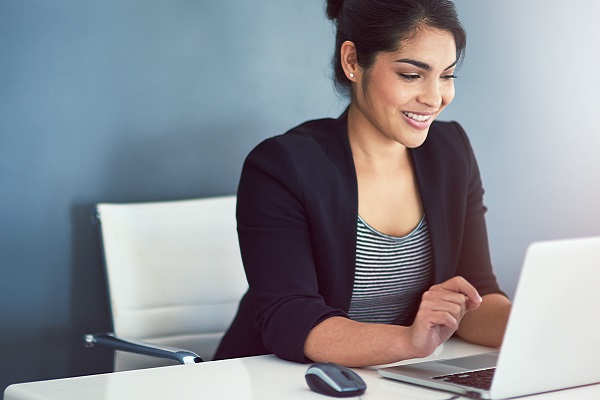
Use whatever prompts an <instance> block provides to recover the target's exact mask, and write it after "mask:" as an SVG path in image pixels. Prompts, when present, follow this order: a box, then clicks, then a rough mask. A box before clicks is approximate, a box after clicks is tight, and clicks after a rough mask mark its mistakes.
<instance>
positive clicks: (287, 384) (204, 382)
mask: <svg viewBox="0 0 600 400" xmlns="http://www.w3.org/2000/svg"><path fill="white" fill-rule="evenodd" d="M484 351H489V349H488V348H486V347H481V346H475V345H471V344H468V343H465V342H462V341H460V340H456V339H452V340H450V341H448V342H447V343H445V344H444V345H443V346H440V348H439V349H438V350H436V351H435V353H434V354H433V355H432V356H430V357H428V359H437V358H451V357H459V356H462V355H467V354H475V353H481V352H484ZM414 361H415V360H413V362H414ZM409 362H410V361H407V362H403V363H409ZM399 364H402V363H399ZM307 368H308V366H307V365H304V364H298V363H292V362H287V361H283V360H281V359H279V358H277V357H275V356H271V355H269V356H259V357H248V358H240V359H234V360H225V361H213V362H207V363H201V364H195V365H175V366H170V367H162V368H153V369H145V370H136V371H125V372H117V373H110V374H101V375H90V376H83V377H75V378H65V379H56V380H49V381H40V382H30V383H21V384H15V385H11V386H9V387H8V388H7V389H6V391H5V392H4V400H33V399H35V400H59V399H60V400H75V399H77V400H79V399H85V400H122V399H149V400H152V399H171V398H173V399H175V398H176V399H194V400H196V399H248V400H250V399H261V400H269V399H277V400H281V399H285V400H295V399H306V400H310V399H321V400H324V399H326V398H329V397H325V396H322V395H319V394H316V393H313V392H311V391H310V389H308V386H307V385H306V382H305V380H304V372H305V371H306V369H307ZM356 371H357V372H358V373H359V374H360V376H361V377H362V378H363V379H364V380H365V382H366V383H367V392H366V393H365V395H363V397H362V398H363V399H364V400H369V399H381V400H387V399H390V400H391V399H394V400H398V399H422V400H428V399H449V398H450V397H452V395H450V394H448V393H445V392H439V391H433V390H429V389H424V388H420V387H417V386H413V385H409V384H404V383H400V382H396V381H392V380H388V379H384V378H381V377H380V376H379V375H378V374H377V371H376V370H375V369H374V368H369V369H356ZM574 398H576V399H578V400H587V399H589V400H592V399H593V400H597V399H600V385H593V386H587V387H581V388H576V389H570V390H563V391H558V392H552V393H546V394H543V395H537V396H532V397H527V399H532V400H541V399H551V400H563V399H570V400H572V399H574Z"/></svg>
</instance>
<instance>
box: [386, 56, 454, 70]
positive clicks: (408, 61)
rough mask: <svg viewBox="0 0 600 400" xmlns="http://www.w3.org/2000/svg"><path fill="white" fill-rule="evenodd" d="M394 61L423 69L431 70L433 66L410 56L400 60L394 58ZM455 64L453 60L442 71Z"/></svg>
mask: <svg viewBox="0 0 600 400" xmlns="http://www.w3.org/2000/svg"><path fill="white" fill-rule="evenodd" d="M396 62H399V63H406V64H411V65H414V66H415V67H417V68H420V69H423V70H425V71H431V70H432V69H433V68H431V65H429V64H427V63H424V62H423V61H417V60H413V59H410V58H402V59H400V60H396ZM454 66H456V61H454V62H453V63H452V64H450V65H449V66H447V67H446V68H445V69H444V71H447V70H449V69H450V68H452V67H454Z"/></svg>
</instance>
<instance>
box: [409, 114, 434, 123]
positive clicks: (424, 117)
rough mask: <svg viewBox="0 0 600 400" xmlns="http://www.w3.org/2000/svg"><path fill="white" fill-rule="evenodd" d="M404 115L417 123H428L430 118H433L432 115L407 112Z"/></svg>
mask: <svg viewBox="0 0 600 400" xmlns="http://www.w3.org/2000/svg"><path fill="white" fill-rule="evenodd" d="M404 115H406V116H407V117H408V118H410V119H414V120H415V121H419V122H423V121H427V120H428V119H429V118H431V115H419V114H414V113H411V112H405V113H404Z"/></svg>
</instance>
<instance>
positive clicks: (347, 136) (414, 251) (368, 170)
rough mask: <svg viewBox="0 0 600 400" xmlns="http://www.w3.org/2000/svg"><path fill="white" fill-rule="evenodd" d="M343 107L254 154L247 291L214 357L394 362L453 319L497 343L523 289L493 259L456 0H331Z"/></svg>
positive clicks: (420, 350) (245, 194) (464, 332)
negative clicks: (507, 287)
mask: <svg viewBox="0 0 600 400" xmlns="http://www.w3.org/2000/svg"><path fill="white" fill-rule="evenodd" d="M327 14H328V16H329V17H330V18H331V19H332V20H333V21H335V24H336V27H337V33H336V50H335V54H334V78H335V83H336V86H337V88H338V89H339V90H340V91H342V92H343V93H345V94H347V95H348V98H349V105H348V108H347V110H346V111H345V112H344V113H343V114H342V115H341V116H340V117H339V118H338V119H321V120H314V121H308V122H306V123H304V124H302V125H300V126H298V127H296V128H293V129H292V130H290V131H289V132H287V133H285V134H283V135H280V136H276V137H273V138H271V139H267V140H266V141H264V142H263V143H261V144H259V145H258V146H257V147H256V148H255V149H254V150H253V151H252V152H251V153H250V155H249V156H248V157H247V159H246V162H245V164H244V167H243V171H242V176H241V180H240V184H239V188H238V205H237V218H238V234H239V242H240V246H241V252H242V258H243V261H244V268H245V270H246V275H247V278H248V282H249V291H248V293H247V294H246V295H245V296H244V298H243V299H242V302H241V304H240V309H239V311H238V315H237V317H236V319H235V320H234V322H233V324H232V326H231V328H230V329H229V331H228V333H227V334H226V335H225V337H224V339H223V341H222V343H221V346H220V349H219V351H218V352H217V355H216V357H217V358H229V357H241V356H250V355H258V354H265V353H275V354H276V355H278V356H280V357H282V358H285V359H289V360H296V361H300V362H309V361H329V362H337V363H340V364H344V365H346V366H365V365H374V364H385V363H390V362H395V361H399V360H403V359H407V358H413V357H423V356H427V355H429V354H431V353H432V352H433V351H434V350H435V348H436V347H437V346H439V345H440V344H441V343H443V342H444V341H445V340H446V339H448V338H449V337H450V336H451V335H453V334H454V333H455V332H456V333H458V334H459V335H461V336H462V337H463V338H466V339H468V340H471V341H473V342H476V343H481V344H486V345H500V343H501V340H502V335H503V332H504V327H505V324H506V320H507V317H508V312H509V310H510V302H509V301H508V299H507V298H506V297H505V296H504V295H503V294H502V292H501V291H500V289H499V287H498V284H497V282H496V278H495V275H494V273H493V271H492V266H491V261H490V256H489V249H488V243H487V233H486V226H485V218H484V214H485V211H486V208H485V207H484V205H483V189H482V183H481V179H480V176H479V170H478V167H477V163H476V160H475V156H474V154H473V151H472V149H471V146H470V144H469V140H468V138H467V136H466V134H465V132H464V130H463V129H462V128H461V127H460V125H458V124H457V123H447V122H438V121H435V120H436V118H437V117H438V116H439V114H440V113H441V112H442V110H443V109H444V108H445V107H446V106H447V105H448V104H449V103H450V102H451V101H452V100H453V98H454V94H455V93H454V82H453V80H454V70H455V68H456V66H457V65H458V64H459V62H460V59H461V57H462V54H463V51H464V47H465V41H466V40H465V37H466V35H465V32H464V30H463V28H462V26H461V24H460V22H459V21H458V18H457V15H456V11H455V9H454V5H453V4H452V2H450V1H447V0H418V1H417V0H345V1H329V2H328V5H327Z"/></svg>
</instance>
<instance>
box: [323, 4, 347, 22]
mask: <svg viewBox="0 0 600 400" xmlns="http://www.w3.org/2000/svg"><path fill="white" fill-rule="evenodd" d="M343 5H344V0H327V17H328V18H329V19H332V20H333V19H337V17H338V15H339V13H340V10H341V9H342V6H343Z"/></svg>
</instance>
